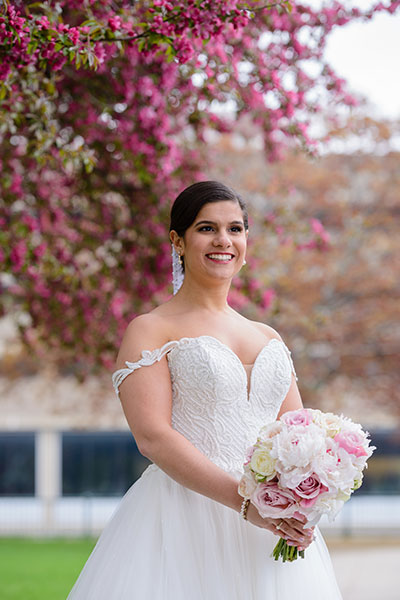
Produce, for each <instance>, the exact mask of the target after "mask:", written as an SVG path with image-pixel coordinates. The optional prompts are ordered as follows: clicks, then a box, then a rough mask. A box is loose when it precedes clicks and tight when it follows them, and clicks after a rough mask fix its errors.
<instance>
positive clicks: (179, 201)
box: [169, 181, 249, 270]
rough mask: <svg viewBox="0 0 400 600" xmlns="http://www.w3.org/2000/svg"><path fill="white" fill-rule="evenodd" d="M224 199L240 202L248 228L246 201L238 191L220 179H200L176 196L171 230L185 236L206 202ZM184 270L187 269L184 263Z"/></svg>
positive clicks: (245, 225) (172, 209)
mask: <svg viewBox="0 0 400 600" xmlns="http://www.w3.org/2000/svg"><path fill="white" fill-rule="evenodd" d="M223 200H230V201H231V202H232V201H233V202H237V203H238V204H239V206H240V208H241V209H242V213H243V222H244V228H245V229H248V228H249V218H248V214H247V207H246V203H245V201H244V200H243V198H242V197H241V196H240V195H239V194H238V193H237V192H235V191H234V190H232V189H231V188H229V187H227V186H226V185H224V184H223V183H220V182H219V181H199V182H198V183H193V184H192V185H190V186H189V187H187V188H186V189H184V190H183V192H181V193H180V194H179V196H178V197H177V198H176V200H175V202H174V203H173V205H172V208H171V222H170V226H169V230H170V231H172V230H173V231H176V233H177V234H178V235H179V237H183V236H184V234H185V231H186V230H187V229H189V227H190V226H191V225H192V223H194V220H195V219H196V217H197V215H198V214H199V212H200V210H201V209H202V208H203V206H204V205H205V204H208V203H209V202H221V201H223ZM182 258H183V257H182ZM183 260H184V259H183ZM183 270H185V265H184V263H183Z"/></svg>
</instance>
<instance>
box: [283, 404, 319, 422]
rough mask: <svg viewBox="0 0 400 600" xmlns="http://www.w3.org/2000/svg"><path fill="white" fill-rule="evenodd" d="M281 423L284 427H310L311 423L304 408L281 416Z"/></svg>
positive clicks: (309, 415) (308, 413) (310, 417)
mask: <svg viewBox="0 0 400 600" xmlns="http://www.w3.org/2000/svg"><path fill="white" fill-rule="evenodd" d="M281 421H283V422H284V423H285V424H286V425H310V423H312V416H311V414H310V412H309V411H308V410H307V409H306V408H301V409H299V410H291V411H289V412H287V413H285V414H283V415H282V416H281Z"/></svg>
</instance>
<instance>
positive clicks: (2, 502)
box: [0, 495, 400, 537]
mask: <svg viewBox="0 0 400 600" xmlns="http://www.w3.org/2000/svg"><path fill="white" fill-rule="evenodd" d="M120 500H121V499H120V498H119V497H118V498H117V497H116V498H99V497H95V496H83V497H73V498H57V499H55V500H45V499H40V498H0V536H3V537H4V536H14V535H15V536H58V535H63V536H97V535H98V534H99V533H100V532H101V530H102V529H103V527H104V526H105V524H106V523H107V521H108V520H109V519H110V517H111V515H112V513H113V512H114V510H115V509H116V508H117V506H118V504H119V502H120ZM320 528H321V530H322V532H323V533H324V534H326V535H329V536H330V535H332V536H335V535H339V536H343V535H348V536H351V535H360V534H364V533H365V534H369V535H375V534H376V535H389V536H390V535H399V534H400V495H393V496H372V495H371V496H355V497H354V498H352V499H351V500H350V501H349V502H347V503H346V504H345V505H344V507H343V509H342V511H341V512H340V513H339V515H338V516H337V518H336V520H335V521H334V522H333V523H329V522H328V520H327V519H325V518H324V519H323V520H321V523H320Z"/></svg>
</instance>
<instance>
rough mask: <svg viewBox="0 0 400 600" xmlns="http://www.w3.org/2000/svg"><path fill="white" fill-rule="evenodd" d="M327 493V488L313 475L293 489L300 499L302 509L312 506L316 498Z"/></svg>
mask: <svg viewBox="0 0 400 600" xmlns="http://www.w3.org/2000/svg"><path fill="white" fill-rule="evenodd" d="M327 491H328V488H327V487H326V486H325V485H324V484H323V483H321V481H320V479H319V477H318V475H316V474H315V473H313V474H312V475H310V477H307V478H306V479H304V481H302V482H301V483H299V485H298V486H297V487H296V488H295V492H296V494H297V495H298V496H300V497H301V498H302V500H301V501H300V505H301V506H304V507H308V506H314V504H315V502H316V501H317V498H318V496H319V495H320V494H323V493H324V492H327Z"/></svg>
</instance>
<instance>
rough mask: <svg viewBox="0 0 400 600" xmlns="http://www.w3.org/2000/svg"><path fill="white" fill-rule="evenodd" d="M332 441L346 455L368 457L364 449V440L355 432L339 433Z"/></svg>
mask: <svg viewBox="0 0 400 600" xmlns="http://www.w3.org/2000/svg"><path fill="white" fill-rule="evenodd" d="M333 439H334V440H335V442H337V444H339V446H340V447H341V448H343V450H345V451H346V452H347V453H348V454H354V455H355V456H368V453H367V451H366V450H365V448H364V444H365V438H364V436H363V435H362V434H361V433H358V432H357V431H342V432H341V433H338V434H336V435H335V437H334V438H333Z"/></svg>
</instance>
